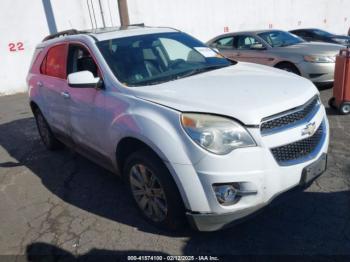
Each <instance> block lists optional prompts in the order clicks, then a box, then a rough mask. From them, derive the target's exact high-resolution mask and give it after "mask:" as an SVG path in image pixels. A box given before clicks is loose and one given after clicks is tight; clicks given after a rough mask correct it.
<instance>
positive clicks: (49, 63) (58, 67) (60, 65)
mask: <svg viewBox="0 0 350 262" xmlns="http://www.w3.org/2000/svg"><path fill="white" fill-rule="evenodd" d="M66 59H67V45H66V44H62V45H56V46H54V47H51V48H50V49H49V51H48V52H47V55H46V56H45V58H44V60H43V62H42V64H41V66H40V71H41V73H42V74H45V75H48V76H53V77H58V78H62V79H65V78H67V75H66Z"/></svg>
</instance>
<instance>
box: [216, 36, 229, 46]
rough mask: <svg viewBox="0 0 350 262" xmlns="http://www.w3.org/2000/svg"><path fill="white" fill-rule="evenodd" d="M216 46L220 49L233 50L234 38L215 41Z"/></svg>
mask: <svg viewBox="0 0 350 262" xmlns="http://www.w3.org/2000/svg"><path fill="white" fill-rule="evenodd" d="M215 44H216V45H215V46H216V47H218V48H227V49H230V48H233V36H229V37H224V38H220V39H219V40H216V41H215Z"/></svg>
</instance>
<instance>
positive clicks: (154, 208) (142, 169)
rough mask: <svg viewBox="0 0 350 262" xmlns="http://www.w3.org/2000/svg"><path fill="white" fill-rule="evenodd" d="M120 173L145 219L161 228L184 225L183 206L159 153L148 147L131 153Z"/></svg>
mask: <svg viewBox="0 0 350 262" xmlns="http://www.w3.org/2000/svg"><path fill="white" fill-rule="evenodd" d="M123 175H124V178H125V179H126V181H127V184H128V187H129V190H130V193H131V195H132V197H133V199H134V201H135V203H136V206H137V207H138V209H139V211H140V212H141V214H142V216H143V217H144V218H145V219H146V220H147V221H148V222H150V223H151V224H153V225H155V226H157V227H161V228H163V229H170V230H179V229H181V228H183V226H184V225H185V224H186V219H185V208H184V205H183V202H182V199H181V196H180V193H179V190H178V188H177V185H176V184H175V182H174V180H173V178H172V176H171V174H170V172H169V171H168V169H167V168H166V166H165V165H164V163H163V161H162V160H161V159H160V158H159V157H157V156H156V155H155V154H154V153H153V152H152V151H150V150H147V149H142V150H139V151H137V152H135V153H132V154H131V155H130V156H129V157H128V158H127V160H126V162H125V167H124V170H123Z"/></svg>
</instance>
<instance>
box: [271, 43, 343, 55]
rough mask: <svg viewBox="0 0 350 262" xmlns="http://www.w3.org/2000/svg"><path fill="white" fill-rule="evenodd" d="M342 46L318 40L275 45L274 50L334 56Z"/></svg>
mask: <svg viewBox="0 0 350 262" xmlns="http://www.w3.org/2000/svg"><path fill="white" fill-rule="evenodd" d="M342 48H344V46H343V45H338V44H331V43H320V42H303V43H299V44H296V45H291V46H285V47H276V48H274V50H275V51H281V52H283V53H297V54H300V55H327V56H335V55H336V54H338V53H339V50H340V49H342Z"/></svg>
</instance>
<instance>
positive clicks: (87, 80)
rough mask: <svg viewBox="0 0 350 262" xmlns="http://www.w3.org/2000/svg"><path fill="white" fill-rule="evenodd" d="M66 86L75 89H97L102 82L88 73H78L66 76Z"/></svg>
mask: <svg viewBox="0 0 350 262" xmlns="http://www.w3.org/2000/svg"><path fill="white" fill-rule="evenodd" d="M68 85H69V86H70V87H77V88H99V87H101V85H102V81H101V79H100V78H99V77H94V75H93V74H92V73H91V72H90V71H80V72H75V73H71V74H69V75H68Z"/></svg>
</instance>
